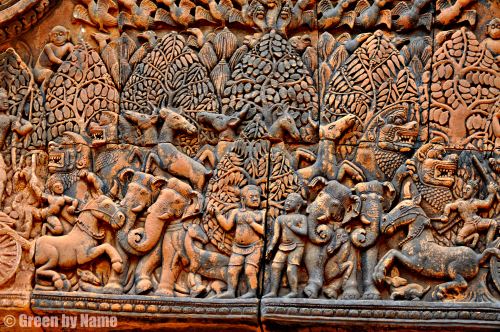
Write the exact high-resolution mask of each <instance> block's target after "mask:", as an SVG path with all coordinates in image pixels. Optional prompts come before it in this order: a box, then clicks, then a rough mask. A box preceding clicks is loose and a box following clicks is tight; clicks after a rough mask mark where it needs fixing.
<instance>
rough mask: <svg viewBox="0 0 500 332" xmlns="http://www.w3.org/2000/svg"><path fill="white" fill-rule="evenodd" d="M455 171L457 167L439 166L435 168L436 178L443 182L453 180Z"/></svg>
mask: <svg viewBox="0 0 500 332" xmlns="http://www.w3.org/2000/svg"><path fill="white" fill-rule="evenodd" d="M455 170H456V167H455V165H451V164H450V165H437V166H436V167H435V168H434V177H435V178H436V179H443V180H448V179H453V175H454V173H455Z"/></svg>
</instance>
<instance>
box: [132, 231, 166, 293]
mask: <svg viewBox="0 0 500 332" xmlns="http://www.w3.org/2000/svg"><path fill="white" fill-rule="evenodd" d="M162 241H163V240H161V241H159V242H158V243H157V244H156V247H155V248H154V249H153V250H152V251H151V252H150V253H148V254H147V255H146V256H144V257H142V258H141V260H140V261H139V264H137V268H136V270H135V271H136V272H135V280H136V281H135V282H136V284H135V293H136V294H144V293H147V292H148V291H149V290H151V289H152V288H153V283H152V282H151V275H153V272H154V270H156V268H157V267H158V266H160V265H161V260H162V254H161V243H162Z"/></svg>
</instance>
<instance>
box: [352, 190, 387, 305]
mask: <svg viewBox="0 0 500 332" xmlns="http://www.w3.org/2000/svg"><path fill="white" fill-rule="evenodd" d="M352 191H353V193H355V194H356V195H357V196H358V197H359V198H360V200H361V205H360V214H359V218H357V220H359V222H360V223H359V224H360V226H355V227H354V230H353V231H352V232H351V234H350V235H351V236H350V237H351V243H352V245H353V247H354V248H356V249H357V250H358V251H359V252H360V255H359V256H360V258H361V261H362V264H361V274H362V280H363V299H372V300H373V299H380V292H379V291H378V290H377V288H376V287H375V285H374V283H373V279H372V274H373V269H374V268H375V265H376V264H377V259H378V246H377V241H378V239H379V235H380V224H381V222H382V217H383V213H384V211H387V210H388V209H389V208H390V207H391V204H392V201H393V200H394V197H395V195H396V190H395V189H394V186H393V185H392V184H391V183H390V182H379V181H376V180H374V181H370V182H362V183H358V184H356V185H355V186H354V188H352ZM356 272H357V271H356V269H354V270H353V273H352V274H351V277H350V281H351V283H355V284H356V285H357V274H356ZM352 297H356V296H355V292H354V290H353V293H352Z"/></svg>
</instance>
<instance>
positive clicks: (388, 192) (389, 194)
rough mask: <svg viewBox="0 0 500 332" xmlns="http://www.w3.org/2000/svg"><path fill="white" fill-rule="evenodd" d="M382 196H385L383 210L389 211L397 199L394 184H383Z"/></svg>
mask: <svg viewBox="0 0 500 332" xmlns="http://www.w3.org/2000/svg"><path fill="white" fill-rule="evenodd" d="M382 195H383V196H384V197H382V208H383V209H384V211H387V210H389V208H390V207H391V205H392V202H393V201H394V198H395V197H396V189H395V188H394V186H393V185H392V183H390V182H387V181H386V182H384V183H383V184H382Z"/></svg>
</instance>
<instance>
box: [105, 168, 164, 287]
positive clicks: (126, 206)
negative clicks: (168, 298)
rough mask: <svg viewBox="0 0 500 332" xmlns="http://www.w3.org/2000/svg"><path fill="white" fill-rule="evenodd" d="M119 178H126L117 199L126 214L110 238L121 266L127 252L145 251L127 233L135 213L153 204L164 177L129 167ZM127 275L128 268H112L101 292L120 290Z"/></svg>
mask: <svg viewBox="0 0 500 332" xmlns="http://www.w3.org/2000/svg"><path fill="white" fill-rule="evenodd" d="M119 179H120V181H121V182H127V181H128V185H127V187H126V193H125V196H124V197H123V199H122V200H121V202H120V208H121V210H122V211H123V212H124V213H125V215H126V217H127V218H126V222H125V224H124V225H123V227H121V228H120V229H118V230H117V231H116V235H115V236H114V237H113V239H112V240H111V241H112V245H113V246H114V247H115V248H116V249H117V250H118V252H119V253H120V256H121V257H122V259H123V261H124V262H125V263H126V264H125V266H127V267H128V264H127V262H128V261H129V256H130V255H133V256H143V255H144V254H145V253H144V251H140V250H137V249H136V248H135V245H136V243H135V242H132V243H129V239H130V237H129V233H130V232H131V230H132V228H133V227H134V225H135V223H136V220H137V217H138V216H139V215H140V214H141V213H142V212H144V211H146V209H147V208H148V207H149V206H151V204H153V202H154V201H155V200H156V198H157V197H158V195H159V193H160V189H161V187H162V186H164V185H167V184H168V180H167V179H165V178H162V177H156V176H154V175H151V174H147V173H143V172H137V171H134V170H133V169H131V168H128V169H125V170H124V171H122V172H121V173H120V175H119ZM128 275H129V272H128V271H124V272H122V273H120V274H118V273H114V272H112V273H111V275H110V278H109V282H108V284H107V285H106V287H104V289H103V292H105V293H114V294H121V293H122V292H123V286H125V285H126V284H127V277H128ZM125 288H126V289H125V291H128V288H130V286H129V287H125Z"/></svg>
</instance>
